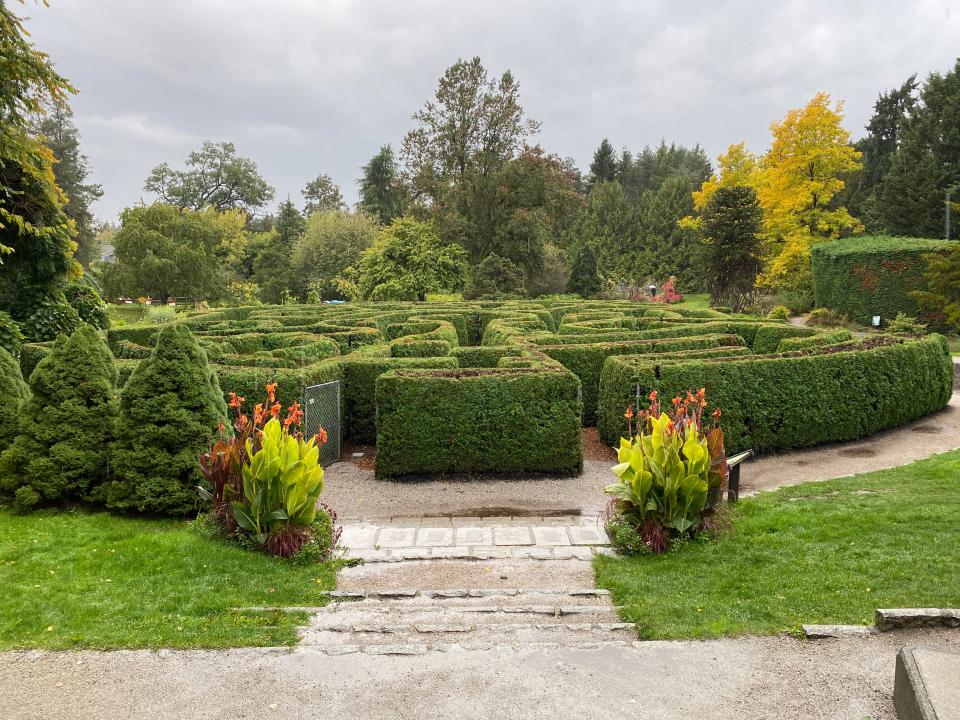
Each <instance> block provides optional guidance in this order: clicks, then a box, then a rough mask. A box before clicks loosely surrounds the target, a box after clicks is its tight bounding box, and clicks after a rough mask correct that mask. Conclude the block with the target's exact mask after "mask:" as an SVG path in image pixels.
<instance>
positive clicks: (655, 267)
mask: <svg viewBox="0 0 960 720" xmlns="http://www.w3.org/2000/svg"><path fill="white" fill-rule="evenodd" d="M692 212H693V197H692V195H691V193H690V179H689V178H688V177H686V176H685V175H672V176H670V177H668V178H667V180H666V181H664V183H663V184H662V185H661V186H660V189H659V190H657V191H656V192H647V193H644V195H643V197H642V198H641V203H640V220H639V231H638V236H639V237H638V240H637V242H638V244H639V245H640V252H639V254H638V256H637V260H636V264H635V266H634V269H633V273H632V275H633V279H635V280H640V281H643V280H646V279H650V280H655V281H657V282H663V281H665V280H666V279H667V278H669V277H671V276H676V278H677V281H678V283H679V285H680V287H682V288H683V290H684V292H687V291H689V290H693V289H699V288H700V287H701V286H702V277H701V274H700V271H699V267H698V266H697V246H696V243H695V242H693V240H692V232H691V231H690V230H689V229H687V228H686V227H682V226H681V225H680V224H679V223H680V220H681V219H682V218H684V217H687V216H688V215H690V213H692Z"/></svg>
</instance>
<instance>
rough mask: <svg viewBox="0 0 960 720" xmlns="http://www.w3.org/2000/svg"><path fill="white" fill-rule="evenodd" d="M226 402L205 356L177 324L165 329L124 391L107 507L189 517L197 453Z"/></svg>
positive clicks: (193, 504)
mask: <svg viewBox="0 0 960 720" xmlns="http://www.w3.org/2000/svg"><path fill="white" fill-rule="evenodd" d="M226 417H227V408H226V404H225V403H224V401H223V394H222V393H221V392H220V384H219V383H218V382H217V376H216V375H215V374H214V372H213V368H211V366H210V365H209V364H208V362H207V354H206V353H205V352H204V351H203V349H202V348H201V347H200V345H199V344H198V343H197V339H196V338H195V337H194V336H193V333H191V332H190V330H189V329H188V328H187V327H186V326H185V325H181V324H178V323H172V324H170V325H167V326H166V327H164V328H163V330H161V331H160V334H159V336H158V337H157V344H156V347H154V349H153V352H152V353H151V355H150V357H148V358H146V359H144V360H142V361H141V362H140V364H139V365H138V366H137V368H136V370H134V371H133V374H132V375H131V376H130V379H129V380H127V384H126V385H125V386H124V388H123V392H122V393H121V394H120V417H119V420H118V422H117V440H116V443H115V445H114V450H113V453H112V458H113V476H114V477H113V479H112V480H111V482H110V483H109V485H108V486H107V487H106V489H105V492H104V499H105V500H106V504H107V506H108V507H111V508H115V509H120V510H133V511H138V512H147V513H160V514H167V515H185V514H187V513H189V512H190V511H192V510H193V509H194V508H195V507H196V502H197V486H198V485H199V484H200V482H201V476H200V470H199V466H198V465H197V453H198V452H200V451H201V450H203V449H205V448H208V447H209V445H210V441H211V439H212V437H213V435H214V433H215V432H216V430H217V426H218V424H219V423H220V422H221V421H224V420H225V419H226Z"/></svg>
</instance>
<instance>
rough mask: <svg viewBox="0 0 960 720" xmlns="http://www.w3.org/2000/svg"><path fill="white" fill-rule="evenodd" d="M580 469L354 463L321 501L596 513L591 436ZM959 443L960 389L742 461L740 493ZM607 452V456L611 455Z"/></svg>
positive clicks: (384, 508) (600, 471)
mask: <svg viewBox="0 0 960 720" xmlns="http://www.w3.org/2000/svg"><path fill="white" fill-rule="evenodd" d="M585 444H586V446H587V447H588V448H589V450H590V451H589V452H588V453H587V457H588V459H586V460H584V462H583V474H582V475H580V476H578V477H568V478H509V479H504V478H491V477H477V478H442V479H436V480H420V481H412V480H404V481H387V480H376V479H374V477H373V470H372V469H369V468H366V467H361V466H359V465H357V464H356V463H353V462H339V463H336V464H334V465H331V466H330V467H329V468H328V469H327V485H326V488H325V490H324V494H323V501H324V502H325V503H327V504H328V505H330V506H331V507H333V508H334V509H335V510H336V511H337V513H338V515H339V517H340V519H342V520H357V519H362V518H368V519H378V520H384V519H388V518H392V517H419V516H423V515H427V516H429V515H455V516H478V517H484V516H501V515H515V516H516V515H577V514H584V515H594V514H597V513H599V512H601V511H602V510H603V508H604V506H605V504H606V497H605V496H604V495H603V493H602V490H603V488H604V487H605V486H606V485H608V484H609V483H611V482H612V481H613V475H612V474H611V473H610V467H611V465H612V464H614V462H615V461H614V460H610V459H597V456H598V455H600V456H601V457H602V449H598V442H597V441H596V440H595V438H592V437H591V436H590V435H589V434H585ZM958 447H960V393H957V394H954V396H953V397H952V398H951V400H950V404H949V405H948V406H947V408H946V409H944V410H942V411H940V412H938V413H935V414H933V415H928V416H927V417H925V418H921V419H920V420H917V421H915V422H913V423H910V424H909V425H905V426H903V427H900V428H896V429H894V430H888V431H887V432H883V433H878V434H877V435H873V436H871V437H869V438H866V439H865V440H860V441H857V442H853V443H845V444H837V445H828V446H825V447H820V448H814V449H811V450H799V451H796V452H789V453H780V454H777V455H768V456H765V457H762V458H756V459H753V460H750V461H749V462H747V464H746V465H744V467H743V470H742V472H741V492H743V493H751V492H756V491H760V490H773V489H775V488H778V487H781V486H785V485H796V484H798V483H802V482H809V481H815V480H829V479H830V478H835V477H841V476H844V475H853V474H856V473H862V472H869V471H872V470H881V469H883V468H890V467H896V466H897V465H905V464H907V463H910V462H913V461H914V460H920V459H922V458H926V457H929V456H931V455H935V454H937V453H941V452H946V451H947V450H953V449H956V448H958ZM611 455H612V453H611Z"/></svg>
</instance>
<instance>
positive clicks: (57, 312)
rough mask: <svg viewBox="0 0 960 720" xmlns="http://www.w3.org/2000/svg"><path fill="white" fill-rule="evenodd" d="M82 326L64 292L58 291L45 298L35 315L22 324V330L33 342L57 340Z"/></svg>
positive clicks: (31, 315)
mask: <svg viewBox="0 0 960 720" xmlns="http://www.w3.org/2000/svg"><path fill="white" fill-rule="evenodd" d="M79 324H80V316H79V315H78V314H77V311H76V310H74V309H73V308H72V307H71V306H70V304H69V303H68V302H67V299H66V298H65V297H64V295H63V292H61V291H60V290H57V291H56V292H55V293H51V294H49V295H47V296H45V297H44V298H43V300H41V301H40V302H39V303H38V304H37V305H36V306H35V308H34V311H33V313H31V314H30V316H29V317H28V318H27V319H26V320H24V321H23V322H22V323H20V330H21V331H22V332H23V334H24V336H25V337H26V338H27V339H28V340H30V341H31V342H44V341H47V340H56V339H57V337H58V336H59V335H69V334H70V333H72V332H73V331H74V330H75V329H76V328H77V326H78V325H79Z"/></svg>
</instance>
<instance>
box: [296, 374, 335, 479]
mask: <svg viewBox="0 0 960 720" xmlns="http://www.w3.org/2000/svg"><path fill="white" fill-rule="evenodd" d="M320 428H323V429H324V430H326V431H327V442H326V444H324V445H321V446H320V464H321V465H323V466H324V467H326V466H327V465H330V464H332V463H335V462H337V460H339V459H340V381H339V380H332V381H330V382H325V383H322V384H321V385H311V386H310V387H305V388H304V389H303V436H304V437H305V438H309V437H312V436H313V435H316V434H317V433H318V432H319V431H320Z"/></svg>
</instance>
